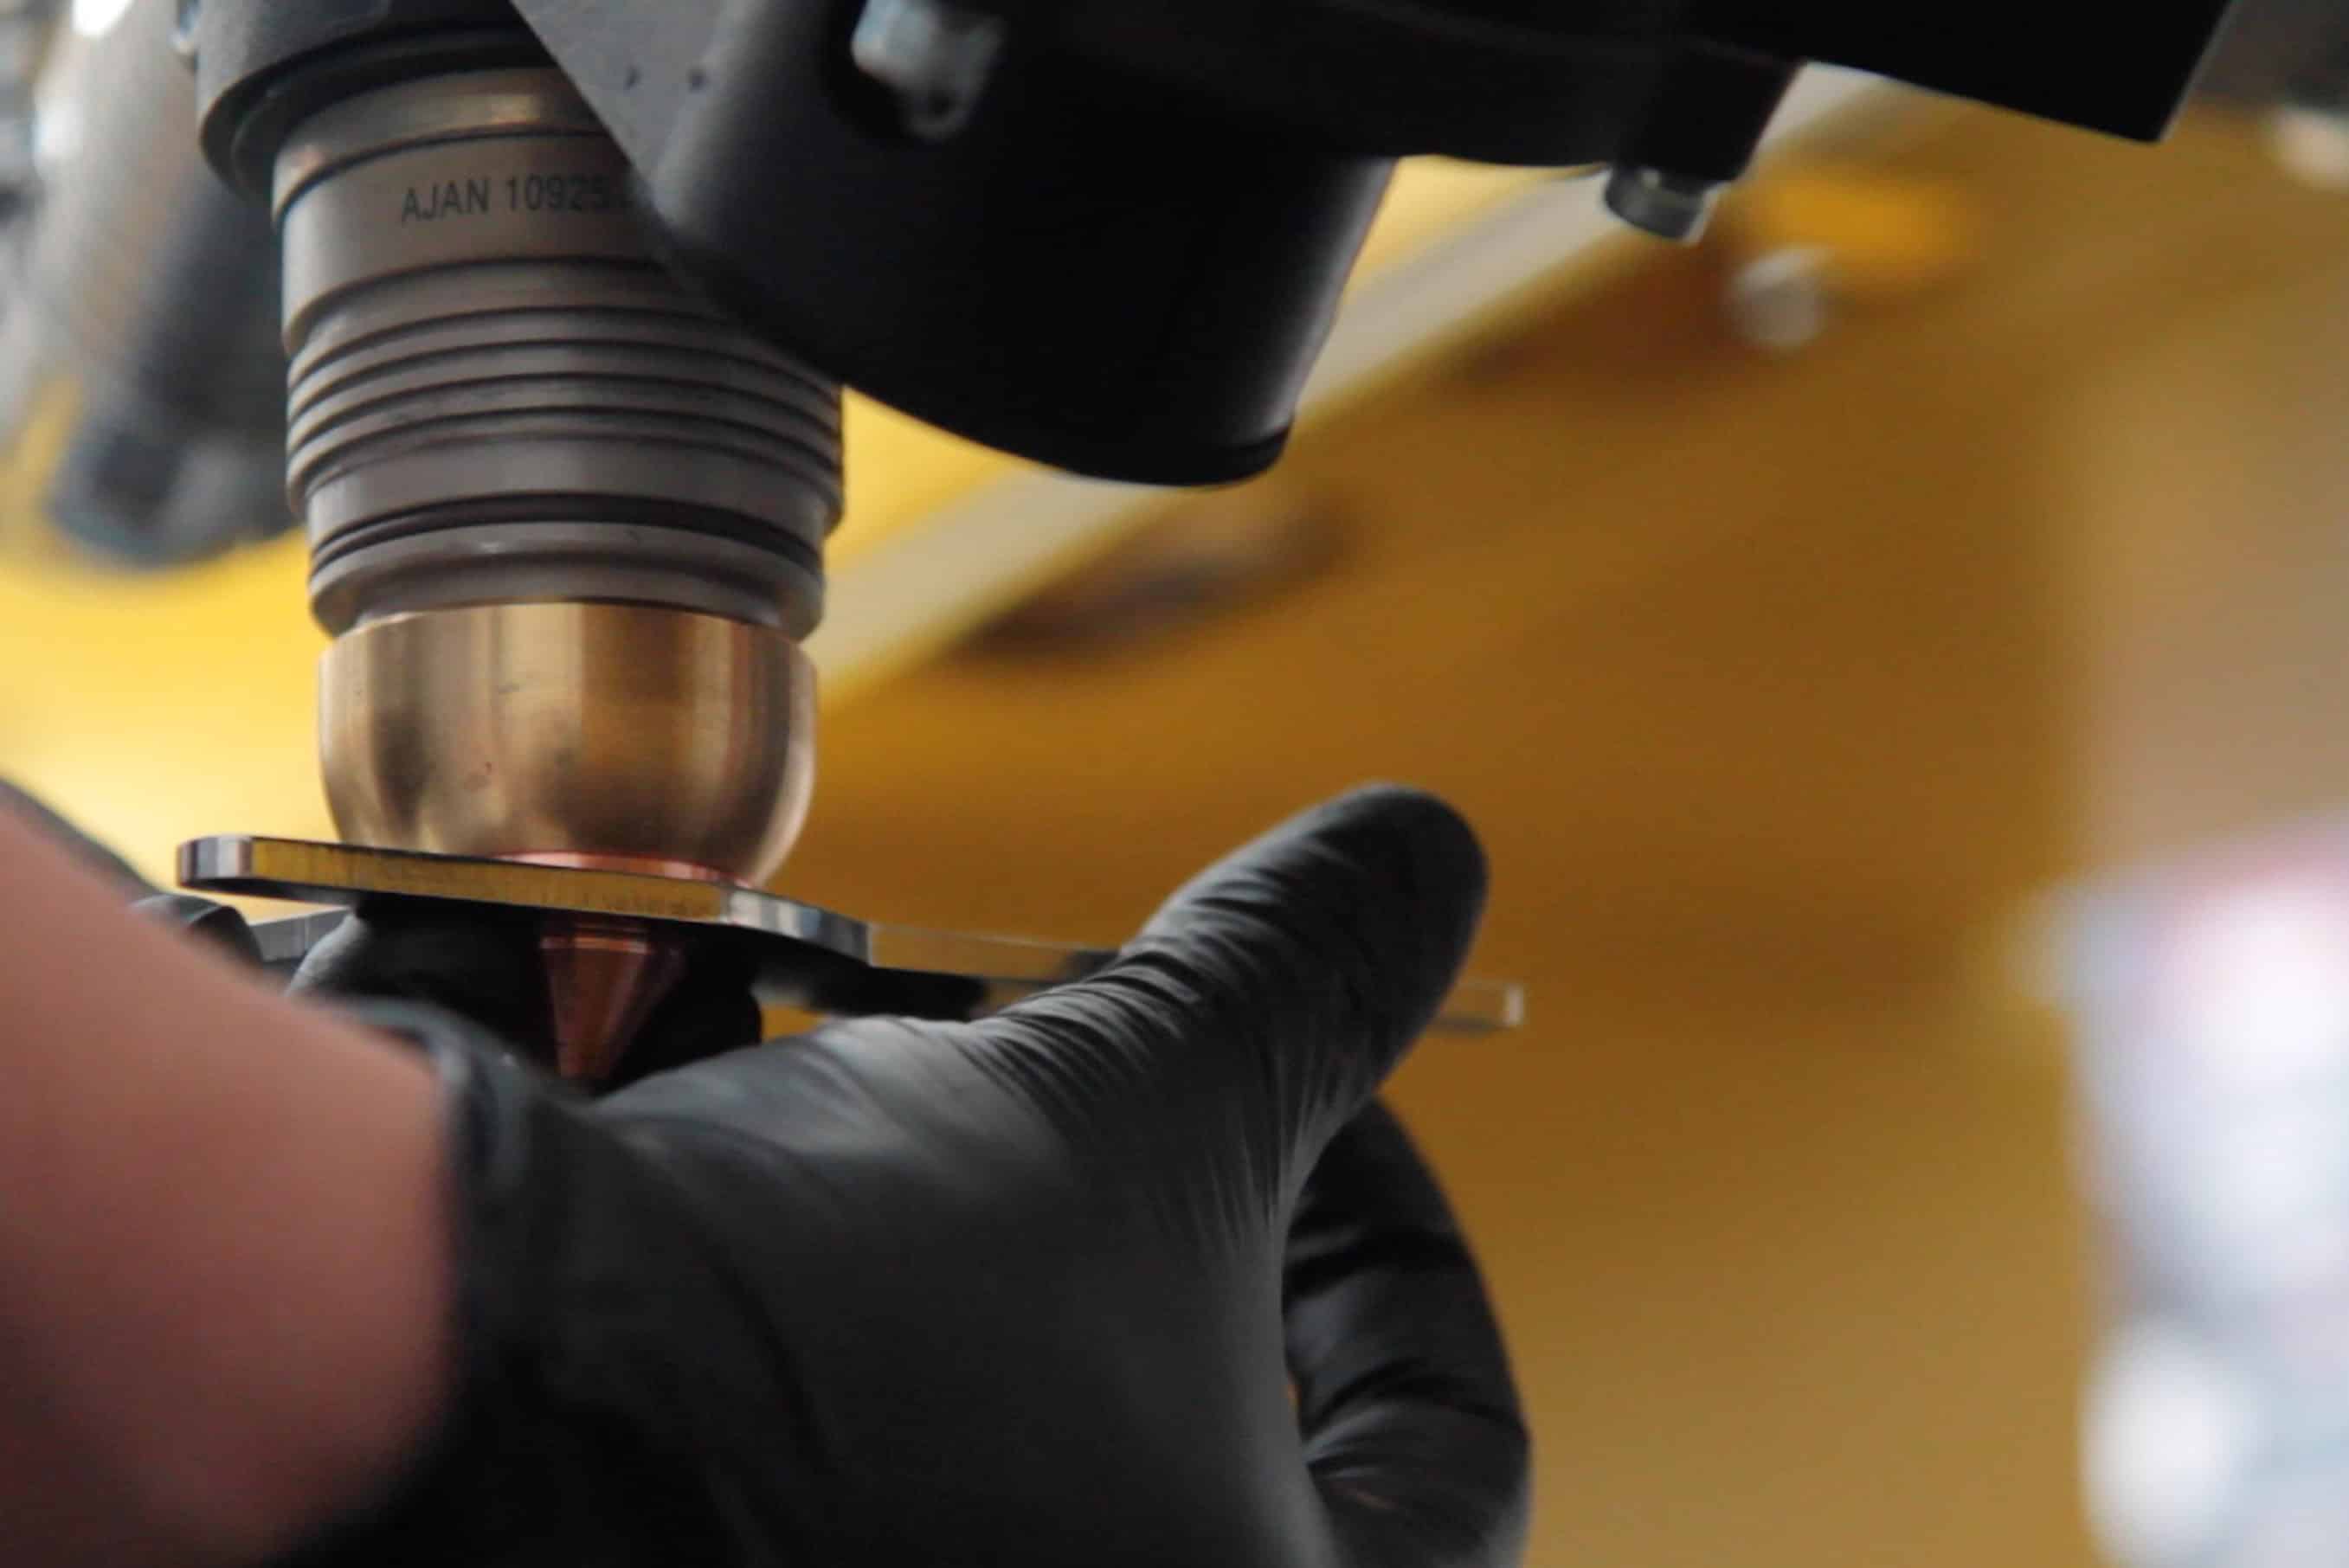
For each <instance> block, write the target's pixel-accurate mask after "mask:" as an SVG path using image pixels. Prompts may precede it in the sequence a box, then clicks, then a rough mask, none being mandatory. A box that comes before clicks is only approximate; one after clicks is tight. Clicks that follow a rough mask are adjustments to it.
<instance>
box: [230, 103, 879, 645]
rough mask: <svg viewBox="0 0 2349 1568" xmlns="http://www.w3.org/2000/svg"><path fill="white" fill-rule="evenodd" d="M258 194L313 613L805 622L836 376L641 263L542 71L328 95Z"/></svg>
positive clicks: (589, 135) (629, 228)
mask: <svg viewBox="0 0 2349 1568" xmlns="http://www.w3.org/2000/svg"><path fill="white" fill-rule="evenodd" d="M275 204H276V210H277V213H278V219H279V223H280V228H281V232H282V236H283V241H284V248H285V338H286V347H287V351H288V353H289V354H290V356H292V377H291V385H290V392H289V398H288V419H289V431H288V465H287V479H288V486H289V490H290V491H291V495H292V499H293V501H294V504H295V508H296V509H297V511H299V513H300V515H301V516H302V518H303V520H304V521H305V524H306V526H307V528H308V530H309V534H310V541H311V548H312V552H313V575H312V596H313V600H314V603H315V605H316V610H317V613H318V615H319V618H320V620H321V621H322V622H323V623H324V624H326V626H327V628H328V629H329V630H331V631H336V632H339V631H342V630H345V629H347V627H349V626H351V625H354V624H358V623H360V622H362V621H365V620H369V619H375V618H378V617H380V616H383V615H386V614H398V613H402V612H407V611H415V610H422V609H431V608H439V607H445V606H447V605H449V604H452V603H484V602H523V601H529V600H546V599H619V600H626V601H631V602H636V603H659V604H667V605H670V606H672V607H674V608H678V609H685V610H692V611H698V612H701V613H705V614H719V615H724V616H727V617H729V618H731V619H736V620H745V621H751V622H755V623H758V624H767V625H773V626H778V627H780V628H781V629H782V630H783V631H785V632H786V633H788V634H791V635H792V636H794V637H801V636H804V635H806V634H808V633H809V632H811V631H812V630H813V629H814V626H815V624H816V622H817V620H818V619H819V618H820V615H821V608H822V585H823V577H822V570H823V568H822V561H823V554H822V552H823V542H824V538H825V536H826V535H827V534H828V533H829V531H831V529H832V527H833V524H834V523H835V522H836V521H838V518H839V515H840V510H841V492H840V470H841V447H840V439H841V435H840V396H839V389H838V387H836V386H835V385H834V384H833V383H831V382H829V381H826V380H825V379H823V377H819V376H817V375H815V374H814V373H813V372H812V371H811V370H809V369H807V368H806V367H804V366H802V365H800V364H799V363H797V362H796V361H794V360H792V358H790V357H789V356H785V355H782V354H781V353H778V352H777V351H775V350H774V349H771V348H770V347H767V346H764V345H763V344H761V343H760V342H758V341H757V340H756V339H755V338H753V337H751V336H750V335H749V334H747V333H745V332H743V331H742V330H740V328H738V327H737V326H735V325H733V324H732V323H731V322H730V321H729V320H728V319H726V318H725V317H724V316H722V315H719V313H717V312H716V311H715V310H713V309H711V308H710V307H709V306H708V305H706V304H703V303H702V302H701V301H699V300H698V299H697V298H695V297H694V296H693V295H692V294H690V293H689V292H688V289H687V287H686V286H685V285H684V284H681V283H680V282H678V280H677V279H676V278H675V277H673V276H672V275H671V274H670V273H668V272H667V270H666V269H664V268H663V267H661V266H660V265H659V264H658V263H657V261H656V260H655V259H654V257H653V255H652V253H651V251H650V249H649V247H648V244H647V239H646V236H645V233H644V232H643V229H642V227H641V226H640V222H639V220H638V217H637V215H636V212H635V211H633V207H632V200H631V189H630V176H629V169H628V166H627V163H626V159H625V158H624V157H623V155H622V154H621V152H620V151H619V150H618V149H617V147H616V146H615V145H614V144H613V142H612V141H611V139H609V137H608V136H606V135H605V133H604V131H603V130H602V129H601V127H600V126H599V125H598V124H597V123H596V121H595V119H594V117H593V116H592V115H590V114H589V113H588V111H587V109H586V108H585V106H584V105H583V104H582V103H581V102H580V101H579V100H578V98H577V97H576V96H575V94H574V92H573V91H572V89H571V88H570V87H569V86H568V84H567V83H565V82H564V79H563V78H562V77H560V76H559V75H558V74H556V73H554V72H553V71H546V70H507V71H483V72H474V73H468V74H463V75H456V76H443V77H429V78H426V79H422V80H419V81H413V82H409V83H405V84H401V85H399V86H396V87H390V88H382V89H379V90H378V91H375V92H371V93H367V94H365V95H363V96H361V97H358V98H352V99H349V100H347V101H346V102H344V103H341V104H338V105H336V106H335V107H334V108H330V109H327V110H326V111H324V112H322V113H320V114H318V115H316V117H314V118H313V119H311V120H309V121H308V122H306V123H305V125H303V126H302V127H301V128H300V129H298V130H297V131H296V132H295V135H294V137H293V138H292V139H291V140H290V141H289V142H288V143H287V145H286V147H285V150H284V152H283V153H282V154H281V156H280V158H279V160H278V165H277V181H276V191H275Z"/></svg>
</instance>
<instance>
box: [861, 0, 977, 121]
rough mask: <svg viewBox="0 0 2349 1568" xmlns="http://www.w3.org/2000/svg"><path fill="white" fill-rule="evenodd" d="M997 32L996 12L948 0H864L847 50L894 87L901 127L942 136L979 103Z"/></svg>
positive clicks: (877, 78)
mask: <svg viewBox="0 0 2349 1568" xmlns="http://www.w3.org/2000/svg"><path fill="white" fill-rule="evenodd" d="M1003 34H1004V24H1003V18H1001V17H1000V16H991V15H987V14H986V13H984V12H980V11H973V10H970V9H968V8H967V7H965V6H961V5H950V4H947V0H866V3H865V6H864V15H862V16H861V17H859V18H858V20H857V24H856V32H855V36H854V37H853V38H852V39H851V40H850V43H849V52H850V54H851V56H852V57H854V59H855V61H856V67H857V68H858V69H859V70H861V71H863V72H864V74H865V75H866V76H868V77H872V78H873V79H874V81H877V82H879V83H881V84H882V85H883V86H885V87H886V88H889V89H890V90H891V91H893V92H895V94H896V95H897V98H898V100H899V102H900V103H901V104H902V105H903V107H904V111H905V127H906V129H908V130H910V131H912V132H913V133H914V134H915V135H916V136H918V137H921V138H922V139H925V140H929V141H943V140H945V139H947V138H948V137H950V136H952V135H954V134H955V133H956V132H957V131H958V130H960V129H962V128H963V125H964V123H965V122H966V121H968V119H970V114H971V111H972V109H974V108H977V107H978V97H979V93H980V91H981V90H982V89H983V88H985V87H986V86H987V78H988V74H989V73H990V72H991V71H992V70H993V69H994V68H995V57H996V56H997V54H998V53H999V52H1000V51H1001V49H1002V47H1003Z"/></svg>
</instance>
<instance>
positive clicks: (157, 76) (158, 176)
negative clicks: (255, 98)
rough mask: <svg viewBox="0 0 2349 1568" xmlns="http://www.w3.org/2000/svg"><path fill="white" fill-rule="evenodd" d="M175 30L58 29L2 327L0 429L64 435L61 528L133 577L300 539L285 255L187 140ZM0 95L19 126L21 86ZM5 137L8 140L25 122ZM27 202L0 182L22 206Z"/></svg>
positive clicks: (35, 113) (11, 14)
mask: <svg viewBox="0 0 2349 1568" xmlns="http://www.w3.org/2000/svg"><path fill="white" fill-rule="evenodd" d="M175 21H176V13H175V5H174V0H119V3H118V4H117V5H113V6H111V7H89V6H76V7H74V15H73V17H72V20H71V21H70V22H67V23H60V24H59V25H58V26H57V27H56V29H55V34H54V37H53V40H52V42H51V44H50V46H49V49H48V53H47V62H46V64H45V65H44V66H43V68H42V72H41V77H40V84H39V88H38V93H37V96H36V99H35V100H34V102H33V104H32V106H31V114H30V117H29V121H27V122H26V123H29V124H30V126H31V128H32V131H33V148H34V150H35V153H36V159H35V169H36V175H37V179H36V185H35V188H34V190H33V191H31V192H29V197H28V205H26V207H25V208H24V210H23V211H22V213H21V215H20V216H19V217H18V218H17V219H16V222H15V232H14V234H13V235H12V236H11V239H12V248H13V249H14V251H15V255H14V256H13V257H12V262H13V268H12V270H13V272H14V273H15V275H14V277H13V278H11V280H10V285H11V286H10V287H9V288H8V290H7V299H6V304H5V312H0V429H5V432H6V434H7V435H8V436H9V437H11V438H14V437H17V436H21V435H22V434H24V433H25V431H26V428H28V426H29V425H30V423H31V422H33V421H36V420H39V421H47V419H50V418H57V419H58V421H59V424H60V425H61V427H62V429H63V432H64V444H63V450H62V454H61V456H60V457H59V459H58V460H57V464H56V466H55V467H54V469H51V471H50V477H49V488H48V492H47V495H46V496H45V497H44V498H43V499H44V503H45V505H46V508H47V512H48V514H49V516H50V519H51V520H52V521H54V522H55V523H57V526H58V527H59V528H60V529H61V530H62V531H64V532H66V533H67V534H68V535H69V536H71V537H72V538H74V539H76V540H78V542H82V543H84V544H86V545H88V546H90V547H92V548H94V549H96V550H98V551H99V552H103V553H105V554H108V555H111V556H115V557H119V558H123V559H127V560H129V561H131V562H136V563H140V564H171V563H176V562H183V561H188V560H192V559H196V558H199V557H202V556H206V555H211V554H213V553H216V552H220V551H222V550H225V549H227V548H229V547H230V546H232V545H233V544H236V543H238V542H242V541H244V540H248V539H254V538H260V537H265V536H268V535H271V534H274V533H279V532H283V531H285V529H287V528H288V527H290V526H291V525H292V521H293V520H292V517H291V515H290V513H289V512H288V511H287V510H286V506H285V483H284V470H285V354H284V351H283V350H282V349H281V348H280V346H279V343H278V321H277V315H278V308H277V259H276V245H275V242H274V238H273V237H272V235H271V233H270V232H269V223H268V220H267V218H266V217H265V216H264V214H262V213H260V212H257V211H253V210H252V209H251V208H250V207H249V206H248V204H247V203H245V202H244V201H243V200H241V199H240V198H239V197H238V196H237V195H236V194H235V193H234V192H233V191H230V190H229V189H228V188H227V187H225V186H224V185H222V183H221V181H219V179H218V178H217V177H216V176H215V175H214V174H213V173H212V170H211V169H210V168H208V167H207V166H206V165H205V163H204V161H203V158H202V154H201V152H200V151H199V150H198V149H197V147H196V142H195V139H194V137H193V136H192V135H191V133H190V126H191V124H192V123H193V118H194V115H195V112H196V103H195V83H194V81H193V80H192V79H191V75H190V73H189V70H188V67H187V62H186V61H184V60H182V59H181V58H180V57H179V56H178V55H177V54H176V53H174V52H173V49H172V44H171V37H172V30H173V26H174V24H175ZM26 26H27V23H26V13H24V12H23V11H22V10H21V8H20V9H14V10H7V11H6V12H5V15H0V39H5V40H7V43H6V48H5V57H6V69H5V72H0V76H10V75H12V74H13V73H15V72H16V71H18V70H20V69H21V68H22V67H23V66H24V64H25V59H24V50H25V49H26V47H28V43H27V40H26V37H25V36H24V34H25V32H26ZM0 96H5V99H6V101H7V102H8V103H9V104H10V105H11V106H12V108H11V113H12V115H13V106H14V104H15V97H16V95H15V88H14V85H13V81H12V82H11V84H10V86H9V88H8V89H7V92H6V93H5V95H0ZM7 124H8V126H9V127H11V128H12V129H11V130H10V131H9V132H8V133H6V134H13V128H16V127H17V126H18V124H19V119H18V118H9V119H7ZM0 141H5V135H0ZM12 156H13V155H12V154H9V153H7V152H5V151H0V164H5V163H6V162H7V161H8V160H9V159H10V157H12ZM17 183H18V182H17V181H16V176H15V174H13V173H0V187H5V188H6V189H7V193H8V194H9V195H11V196H12V197H13V196H16V195H18V194H22V192H21V191H19V190H18V188H17ZM44 428H47V427H46V424H45V426H44Z"/></svg>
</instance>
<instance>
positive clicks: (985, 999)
mask: <svg viewBox="0 0 2349 1568" xmlns="http://www.w3.org/2000/svg"><path fill="white" fill-rule="evenodd" d="M180 881H181V883H182V884H184V885H185V886H187V887H188V888H190V889H191V890H193V891H195V892H212V893H239V894H246V895H253V896H258V897H264V898H283V899H291V900H295V901H297V902H301V903H326V904H336V905H344V906H350V905H356V904H357V903H360V902H361V901H362V900H365V901H368V902H373V901H377V900H381V899H419V900H428V901H432V902H437V903H472V904H491V905H496V906H499V907H502V908H507V909H518V910H528V911H532V912H535V913H545V914H556V915H569V916H582V915H584V916H591V917H596V918H611V919H623V920H629V921H636V922H641V923H644V924H645V925H647V926H648V927H650V928H652V929H653V930H654V931H656V932H660V931H667V932H669V933H671V934H681V935H684V936H686V937H688V938H690V937H693V936H695V935H698V936H700V937H701V938H703V939H705V940H721V941H723V940H733V941H739V942H741V943H743V944H745V946H746V948H747V950H748V951H750V953H751V954H754V956H755V958H756V961H757V966H758V975H759V985H760V991H761V997H762V999H764V1000H766V1001H767V1002H769V1003H771V1004H775V1005H779V1006H801V1007H805V1008H808V1009H810V1010H812V1011H815V1012H838V1013H848V1014H869V1013H899V1014H913V1015H919V1016H957V1017H969V1016H979V1015H981V1014H984V1013H988V1012H992V1011H994V1010H996V1009H998V1008H1000V1007H1003V1006H1009V1004H1010V1003H1012V1002H1015V1001H1017V1000H1019V998H1020V997H1021V996H1025V995H1030V994H1032V993H1034V992H1036V991H1039V990H1041V989H1043V988H1044V987H1046V986H1049V985H1061V984H1063V983H1065V982H1067V981H1070V980H1075V979H1081V978H1082V977H1083V976H1085V975H1090V974H1092V973H1093V972H1094V971H1096V970H1098V969H1100V968H1102V966H1103V965H1107V964H1110V963H1112V962H1113V961H1114V960H1115V959H1116V957H1117V954H1115V952H1113V951H1112V950H1109V949H1105V948H1091V947H1078V946H1071V945H1069V944H1062V943H1053V942H1030V941H1025V940H1021V939H1019V938H1013V937H1000V936H977V935H970V934H964V933H958V932H941V931H927V930H924V929H921V928H919V927H916V926H903V925H878V924H874V923H870V922H867V921H861V920H856V919H854V918H852V917H850V916H848V915H844V914H838V913H833V911H831V910H826V909H820V908H818V907H816V906H815V905H813V904H807V903H798V902H797V901H795V900H792V899H788V898H782V897H780V896H778V895H776V894H774V893H770V892H760V891H758V890H757V889H755V888H747V887H740V886H737V885H734V884H731V883H726V882H696V881H691V880H688V879H682V878H670V877H657V876H640V875H635V874H631V873H627V872H599V871H572V870H567V869H564V868H561V867H555V866H537V865H521V864H516V863H515V862H513V861H485V860H469V859H464V858H461V857H458V856H452V855H419V854H410V853H406V852H403V851H393V850H373V849H361V848H357V847H354V846H351V845H347V844H311V843H302V842H298V841H292V840H285V839H261V838H249V837H243V836H227V837H221V838H212V839H198V840H196V841H193V842H191V843H189V844H185V845H182V846H181V850H180ZM342 918H343V916H342V915H341V913H339V912H338V911H329V912H327V913H324V914H306V915H300V916H296V917H295V918H293V919H290V920H282V921H266V922H261V923H256V924H255V926H254V934H255V936H256V937H257V938H258V939H259V941H260V943H261V947H262V954H263V957H264V962H267V963H269V964H270V965H272V966H273V967H279V968H286V967H291V966H292V965H295V964H297V963H299V962H300V959H301V956H302V955H303V954H306V953H307V952H308V951H309V950H310V948H311V947H313V946H315V945H316V944H317V943H319V942H321V941H324V940H325V939H326V937H327V936H328V935H329V934H332V933H333V931H334V930H335V929H336V926H338V925H339V924H340V923H341V920H342ZM942 983H944V984H942ZM1524 1021H1525V990H1524V987H1522V986H1520V985H1514V984H1508V983H1504V982H1496V981H1480V980H1470V981H1464V982H1463V983H1462V984H1461V985H1459V986H1458V987H1457V988H1455V989H1454V992H1453V994H1452V995H1451V996H1450V997H1449V998H1448V999H1447V1000H1446V1002H1445V1005H1444V1010H1443V1012H1442V1014H1441V1015H1440V1016H1438V1017H1437V1018H1436V1020H1435V1023H1434V1025H1433V1027H1435V1028H1437V1029H1439V1030H1443V1031H1444V1032H1447V1033H1454V1034H1477V1033H1486V1032H1491V1031H1495V1030H1501V1029H1511V1028H1515V1027H1516V1026H1518V1025H1520V1024H1522V1023H1523V1022H1524Z"/></svg>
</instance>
